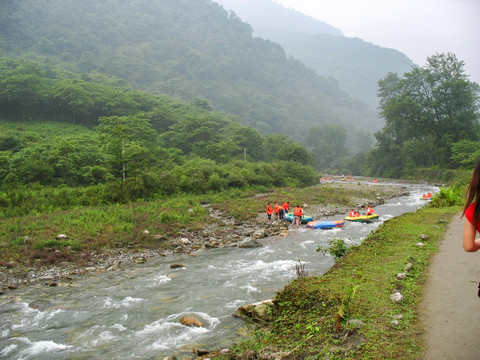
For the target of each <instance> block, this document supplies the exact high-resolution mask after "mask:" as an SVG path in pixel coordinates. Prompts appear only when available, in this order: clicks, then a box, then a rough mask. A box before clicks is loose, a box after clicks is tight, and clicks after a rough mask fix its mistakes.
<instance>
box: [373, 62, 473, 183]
mask: <svg viewBox="0 0 480 360" xmlns="http://www.w3.org/2000/svg"><path fill="white" fill-rule="evenodd" d="M463 67H464V62H463V61H460V60H458V59H457V57H456V56H455V55H454V54H451V53H448V54H435V55H433V56H430V57H428V58H427V63H426V66H425V67H424V68H421V67H418V66H415V67H413V68H412V71H410V72H409V73H406V74H405V75H404V77H403V78H399V77H398V76H397V75H396V74H391V73H390V74H388V75H387V76H386V77H385V78H384V79H383V80H380V81H379V97H380V111H381V115H382V117H383V118H384V119H385V122H386V124H385V126H384V128H383V129H382V130H381V131H380V132H379V133H377V134H376V135H375V136H376V138H377V149H376V150H375V151H376V153H379V152H380V151H381V152H382V154H381V155H382V157H381V158H380V157H378V156H374V158H376V159H377V160H376V162H375V163H376V165H375V166H377V167H379V166H380V165H381V167H382V168H384V169H385V168H389V167H390V168H394V167H397V168H398V167H400V168H404V166H405V165H406V164H409V165H410V164H411V165H414V166H433V165H449V164H450V163H451V160H450V158H451V155H452V154H451V148H452V145H453V144H455V143H457V142H458V141H460V140H462V139H467V140H471V141H477V140H478V139H479V138H480V126H479V112H478V106H479V99H480V98H479V93H480V91H479V85H478V84H477V83H474V82H471V81H469V80H468V77H467V75H465V73H464V70H463ZM380 149H381V150H380ZM399 150H400V152H401V153H402V157H407V158H402V160H401V161H402V163H403V165H401V164H398V163H389V164H386V163H383V161H382V159H386V158H389V159H392V158H396V159H397V160H399V157H398V156H393V153H397V155H398V151H399ZM387 153H392V156H390V155H388V154H387ZM377 155H379V154H377ZM397 175H398V174H397Z"/></svg>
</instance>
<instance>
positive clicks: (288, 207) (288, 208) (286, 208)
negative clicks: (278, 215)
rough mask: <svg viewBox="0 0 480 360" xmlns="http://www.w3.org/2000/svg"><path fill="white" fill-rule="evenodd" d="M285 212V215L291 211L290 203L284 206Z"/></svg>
mask: <svg viewBox="0 0 480 360" xmlns="http://www.w3.org/2000/svg"><path fill="white" fill-rule="evenodd" d="M283 210H284V211H285V214H286V213H288V212H289V211H290V203H289V202H288V201H287V202H285V203H284V204H283Z"/></svg>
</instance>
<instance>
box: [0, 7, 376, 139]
mask: <svg viewBox="0 0 480 360" xmlns="http://www.w3.org/2000/svg"><path fill="white" fill-rule="evenodd" d="M0 34H1V39H0V49H1V52H2V54H5V55H8V56H28V57H29V58H32V59H33V58H35V59H40V60H42V61H46V62H49V63H51V64H56V65H58V66H63V67H65V69H68V70H69V71H74V72H77V73H80V74H88V73H91V72H101V73H103V74H106V75H109V76H115V77H118V78H121V79H125V80H126V81H128V83H129V84H130V85H131V86H132V87H133V88H136V89H141V90H146V91H150V92H152V93H153V94H166V95H169V96H171V97H174V98H178V99H182V100H184V101H193V100H194V99H196V98H201V99H205V100H207V101H208V102H209V103H210V104H211V105H212V107H213V108H214V109H216V110H220V111H224V112H227V113H230V114H234V115H237V116H238V119H239V120H240V121H241V122H242V123H243V124H245V125H248V126H252V127H254V128H256V129H258V130H260V131H261V132H262V133H264V134H271V133H282V134H287V135H289V136H291V137H292V138H294V139H296V140H302V139H303V138H304V137H305V134H307V133H308V132H309V129H311V128H312V127H315V126H321V125H323V124H342V125H343V126H345V127H346V128H347V129H349V133H351V134H354V132H355V129H358V128H360V129H362V130H364V131H376V130H378V129H380V128H381V126H382V122H381V121H380V120H379V119H378V117H377V116H376V114H375V113H374V112H373V111H371V110H369V109H368V108H367V106H366V105H365V104H364V103H362V102H361V101H359V100H357V99H355V98H352V97H351V96H349V95H348V94H347V93H346V92H345V91H342V90H341V89H340V88H339V86H338V84H337V82H336V81H335V80H334V79H333V78H331V77H323V76H320V75H318V74H316V73H315V72H314V71H313V70H312V69H310V68H308V67H306V66H305V65H304V64H303V63H301V62H300V61H298V60H295V59H289V58H288V57H287V55H286V53H285V51H284V49H283V48H282V47H281V46H280V45H278V44H277V43H275V42H272V41H269V40H263V39H260V38H255V37H254V36H253V29H252V27H251V26H250V25H249V24H247V23H245V22H243V21H242V19H240V18H239V17H237V16H235V15H234V14H232V13H228V12H227V11H226V10H225V9H224V8H223V7H221V6H220V5H218V4H217V3H215V2H212V1H210V0H176V1H173V2H172V1H168V0H156V1H143V0H138V1H120V0H105V1H102V2H98V1H93V0H84V1H81V2H78V1H75V0H62V1H47V0H24V1H19V2H1V3H0ZM338 37H339V38H340V37H341V36H338ZM353 142H354V141H353Z"/></svg>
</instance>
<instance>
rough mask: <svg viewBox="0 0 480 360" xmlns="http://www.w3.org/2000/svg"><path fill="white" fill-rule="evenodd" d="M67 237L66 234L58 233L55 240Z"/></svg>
mask: <svg viewBox="0 0 480 360" xmlns="http://www.w3.org/2000/svg"><path fill="white" fill-rule="evenodd" d="M66 239H68V236H67V235H65V234H58V235H57V240H66Z"/></svg>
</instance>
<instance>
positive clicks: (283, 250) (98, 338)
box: [0, 184, 438, 360]
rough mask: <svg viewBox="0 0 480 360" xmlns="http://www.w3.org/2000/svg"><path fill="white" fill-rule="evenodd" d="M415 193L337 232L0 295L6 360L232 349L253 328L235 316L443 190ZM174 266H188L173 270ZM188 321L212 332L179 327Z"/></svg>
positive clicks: (425, 188) (300, 234)
mask: <svg viewBox="0 0 480 360" xmlns="http://www.w3.org/2000/svg"><path fill="white" fill-rule="evenodd" d="M379 186H381V185H380V184H379ZM408 189H409V195H408V196H402V197H398V198H393V199H390V200H388V201H387V202H386V203H385V204H383V205H379V206H376V207H375V212H376V213H378V214H380V218H379V220H377V221H374V222H372V223H352V222H346V223H345V226H343V227H342V228H336V229H332V230H314V229H309V228H306V227H305V226H302V227H301V228H300V229H291V230H290V231H289V234H288V235H287V236H284V237H269V238H265V239H261V240H259V241H260V242H261V243H262V244H263V247H260V248H251V249H245V248H238V247H234V248H217V249H208V250H206V251H202V252H199V253H198V254H197V255H196V256H188V255H172V256H169V257H162V258H156V259H152V260H149V261H148V262H147V263H144V264H140V265H134V266H133V265H132V266H130V267H128V268H127V269H126V270H125V271H116V272H106V273H102V274H95V275H89V276H83V277H79V278H78V279H75V280H73V281H62V282H59V284H58V286H56V287H49V286H45V285H44V284H37V285H31V286H27V287H22V288H19V289H17V290H15V291H14V292H11V293H9V294H7V295H3V296H1V297H0V359H7V358H8V359H36V360H39V359H109V360H110V359H159V358H163V357H168V356H172V355H179V354H180V356H181V354H183V355H185V356H187V355H186V354H188V353H190V354H191V352H192V348H193V347H198V348H206V349H210V350H213V349H219V348H228V347H230V346H231V345H232V344H233V343H234V342H235V341H238V340H240V339H241V335H240V334H239V333H240V332H241V329H242V328H243V327H244V326H245V324H244V322H243V320H241V319H238V318H235V317H233V316H232V313H234V312H235V311H236V310H237V308H238V307H239V306H241V305H244V304H248V303H253V302H257V301H259V300H265V299H269V298H273V297H274V296H275V294H276V292H277V291H280V290H281V289H282V288H283V287H284V286H285V285H286V284H288V283H289V282H290V281H291V280H292V279H294V278H295V277H296V276H297V273H296V266H297V265H299V261H301V262H302V263H303V264H305V271H308V274H309V275H321V274H323V273H325V272H326V271H327V270H328V269H329V268H330V267H331V266H332V265H333V263H334V259H333V258H332V257H330V256H328V255H323V254H322V252H316V249H317V248H318V247H319V246H324V247H326V246H328V243H329V241H330V240H332V239H334V238H342V239H344V240H345V241H346V242H347V244H360V243H361V242H362V240H363V239H364V238H365V237H366V236H367V235H368V234H369V233H370V232H372V231H374V230H375V229H376V228H377V227H378V226H379V224H381V223H382V222H383V221H385V220H388V219H390V218H392V217H395V216H398V215H401V214H403V213H407V212H412V211H415V210H416V209H418V208H420V207H422V206H424V205H425V201H422V200H420V197H421V196H422V194H424V193H427V192H432V193H434V192H437V191H438V188H437V187H434V186H430V185H425V184H416V185H408ZM307 210H308V208H307ZM307 214H308V211H307ZM343 216H344V215H337V216H335V217H332V218H330V219H328V220H339V219H342V218H343ZM172 263H182V264H184V265H185V267H182V268H177V269H172V268H170V265H171V264H172ZM185 315H194V316H195V317H197V318H200V319H201V320H202V322H203V323H204V325H205V326H204V327H187V326H184V325H182V324H180V322H179V319H180V318H181V317H183V316H185Z"/></svg>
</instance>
